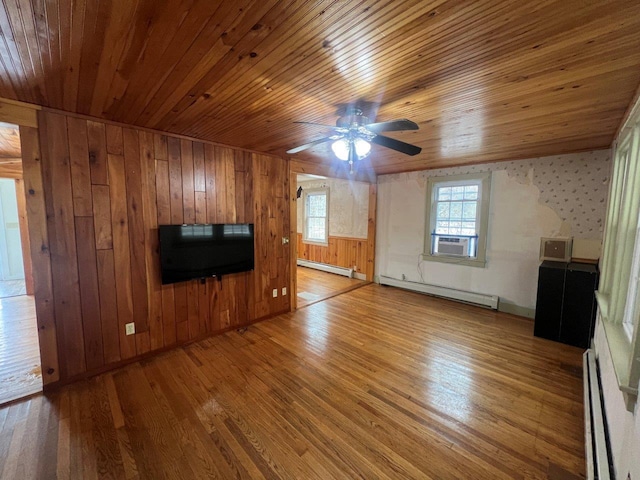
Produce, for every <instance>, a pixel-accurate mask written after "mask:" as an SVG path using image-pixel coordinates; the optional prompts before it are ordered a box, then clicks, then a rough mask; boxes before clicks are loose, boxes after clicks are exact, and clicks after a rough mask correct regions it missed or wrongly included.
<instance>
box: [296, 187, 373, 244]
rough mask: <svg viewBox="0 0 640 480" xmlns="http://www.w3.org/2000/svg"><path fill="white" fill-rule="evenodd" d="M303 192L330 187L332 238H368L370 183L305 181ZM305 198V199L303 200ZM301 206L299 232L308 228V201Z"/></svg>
mask: <svg viewBox="0 0 640 480" xmlns="http://www.w3.org/2000/svg"><path fill="white" fill-rule="evenodd" d="M298 185H299V186H301V187H302V189H303V190H311V189H314V188H321V187H329V236H330V237H350V238H364V239H366V238H367V228H368V222H369V184H367V183H363V182H350V181H348V180H340V179H336V178H327V179H319V180H310V181H301V182H298ZM301 198H302V197H301ZM297 203H298V233H302V229H303V228H304V202H302V201H299V202H297Z"/></svg>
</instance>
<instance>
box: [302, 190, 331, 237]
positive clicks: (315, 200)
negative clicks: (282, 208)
mask: <svg viewBox="0 0 640 480" xmlns="http://www.w3.org/2000/svg"><path fill="white" fill-rule="evenodd" d="M303 240H304V241H305V242H307V243H319V244H322V245H327V244H328V243H329V189H328V188H321V189H315V190H309V191H305V193H304V235H303Z"/></svg>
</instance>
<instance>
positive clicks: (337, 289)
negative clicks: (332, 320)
mask: <svg viewBox="0 0 640 480" xmlns="http://www.w3.org/2000/svg"><path fill="white" fill-rule="evenodd" d="M297 275H298V279H297V280H298V308H302V307H306V306H307V305H311V304H313V303H316V302H319V301H321V300H326V299H327V298H331V297H334V296H336V295H340V294H341V293H345V292H349V291H351V290H353V289H355V288H360V287H361V286H363V285H365V283H366V282H365V281H364V280H358V279H357V278H347V277H343V276H342V275H336V274H335V273H327V272H322V271H320V270H316V269H315V268H307V267H300V266H298V267H297Z"/></svg>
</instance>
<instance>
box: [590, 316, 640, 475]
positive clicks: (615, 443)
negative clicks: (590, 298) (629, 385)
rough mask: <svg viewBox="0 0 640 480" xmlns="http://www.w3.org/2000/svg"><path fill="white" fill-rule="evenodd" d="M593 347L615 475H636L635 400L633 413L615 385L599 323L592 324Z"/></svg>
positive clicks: (638, 420) (639, 434)
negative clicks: (593, 333) (594, 325)
mask: <svg viewBox="0 0 640 480" xmlns="http://www.w3.org/2000/svg"><path fill="white" fill-rule="evenodd" d="M594 343H595V348H596V354H597V356H598V362H599V364H600V379H601V382H602V393H603V396H604V406H605V413H606V417H607V426H608V428H609V440H610V443H611V453H612V455H613V460H614V462H613V463H614V468H615V472H616V478H620V479H626V478H627V475H628V474H631V478H632V479H636V478H640V412H639V411H638V402H636V406H635V414H634V413H631V412H629V411H627V409H626V406H625V402H624V398H623V395H622V392H621V391H620V389H619V388H618V381H617V379H616V372H615V370H614V369H613V363H612V361H611V353H610V351H609V345H608V344H607V338H606V333H605V331H604V328H603V326H602V324H601V323H600V322H598V325H597V326H596V334H595V339H594Z"/></svg>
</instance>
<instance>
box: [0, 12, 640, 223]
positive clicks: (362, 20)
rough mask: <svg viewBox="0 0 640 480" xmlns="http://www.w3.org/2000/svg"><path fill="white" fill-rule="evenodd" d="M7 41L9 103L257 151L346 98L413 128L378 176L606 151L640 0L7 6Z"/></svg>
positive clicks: (3, 92)
mask: <svg viewBox="0 0 640 480" xmlns="http://www.w3.org/2000/svg"><path fill="white" fill-rule="evenodd" d="M480 19H481V21H480ZM0 45H1V48H0V57H1V58H0V59H1V61H0V96H2V97H7V98H11V99H17V100H22V101H25V102H32V103H36V104H40V105H45V106H48V107H53V108H57V109H60V110H64V111H71V112H76V113H83V114H87V115H92V116H95V117H100V118H103V119H108V120H114V121H119V122H123V123H125V124H130V125H138V126H141V127H148V128H155V129H159V130H162V131H169V132H173V133H177V134H183V135H189V136H192V137H196V138H201V139H206V140H211V141H215V142H219V143H222V144H227V145H235V146H238V147H245V148H248V149H251V150H256V151H261V152H270V153H279V154H280V153H282V152H284V151H285V150H287V149H288V148H292V147H294V146H297V145H301V144H304V143H307V142H308V141H311V140H315V139H317V138H319V137H321V136H323V135H325V134H327V133H330V131H329V130H328V129H323V128H321V127H318V126H314V125H295V124H293V121H295V120H305V121H310V122H318V123H321V124H326V125H334V124H335V121H336V118H337V117H338V116H339V112H340V111H341V110H343V109H344V107H345V105H346V104H347V103H348V102H357V103H358V105H359V106H361V107H363V109H364V110H365V113H366V114H368V116H369V117H372V118H374V119H375V121H386V120H392V119H396V118H409V119H411V120H413V121H415V122H417V123H418V124H419V125H420V130H418V131H407V132H391V134H390V136H392V137H396V138H398V139H400V140H403V141H407V142H410V143H415V144H417V145H419V146H420V147H422V149H423V150H422V153H421V154H419V155H417V156H415V157H407V156H405V155H402V154H399V153H397V152H395V151H393V150H390V149H387V148H383V147H380V146H377V145H374V146H373V151H372V154H371V156H370V158H369V159H367V160H365V161H363V162H359V163H360V165H358V166H357V167H358V168H359V169H363V168H366V167H368V166H373V167H374V168H375V170H376V172H377V173H390V172H398V171H407V170H419V169H425V168H435V167H443V166H451V165H456V164H458V165H459V164H468V163H485V162H487V161H499V160H505V159H514V158H536V157H542V156H545V155H553V154H560V153H567V152H571V151H580V150H590V149H597V148H605V147H609V146H610V144H611V142H612V140H613V138H614V133H615V132H616V129H617V127H618V125H619V124H620V121H621V119H622V117H623V115H624V112H625V109H626V108H627V106H628V105H629V102H630V101H631V99H632V97H633V94H634V91H635V90H636V88H637V87H638V84H639V83H640V68H639V67H640V9H639V8H638V5H637V1H634V0H592V1H588V2H587V1H584V0H550V1H547V2H523V1H519V0H502V1H500V2H496V1H495V0H478V1H474V2H461V1H459V0H442V1H439V2H427V1H420V0H406V1H402V2H392V1H389V0H365V1H363V2H357V3H354V2H346V1H345V2H335V1H330V0H321V1H315V2H290V1H276V0H267V1H264V2H250V1H248V0H241V1H239V2H210V1H205V0H198V1H191V2H153V1H150V0H145V1H139V2H116V1H113V0H101V1H99V2H98V1H97V0H83V1H76V2H70V1H62V0H51V1H47V2H42V1H35V0H19V1H18V0H2V2H0ZM4 110H5V107H3V106H2V105H0V121H1V119H2V118H3V113H4ZM22 114H24V115H26V116H28V117H29V118H28V119H27V118H25V121H27V120H29V119H31V121H35V117H34V116H33V112H32V111H25V112H22ZM32 126H33V124H32ZM110 133H116V132H115V131H113V132H108V139H109V140H110V139H111V138H112V137H111V135H110ZM109 153H112V154H116V155H121V154H122V153H121V152H109ZM297 158H299V159H303V160H307V161H313V162H315V163H318V162H324V163H328V164H329V163H332V164H338V166H339V167H338V168H342V167H343V165H344V164H343V163H342V162H337V161H336V160H335V157H334V156H333V155H332V154H331V150H330V147H329V144H328V143H326V144H323V145H319V146H317V147H315V148H313V149H310V150H307V151H305V152H301V153H300V154H298V155H297ZM162 159H163V160H164V159H165V157H164V156H162ZM185 208H186V210H187V213H190V212H191V207H190V204H186V206H185Z"/></svg>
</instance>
